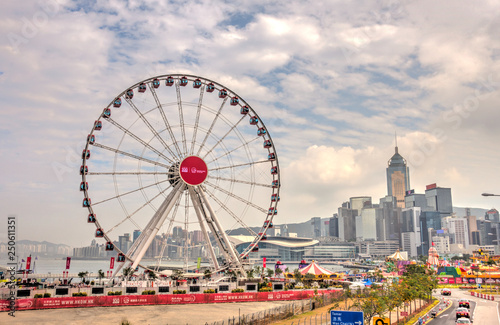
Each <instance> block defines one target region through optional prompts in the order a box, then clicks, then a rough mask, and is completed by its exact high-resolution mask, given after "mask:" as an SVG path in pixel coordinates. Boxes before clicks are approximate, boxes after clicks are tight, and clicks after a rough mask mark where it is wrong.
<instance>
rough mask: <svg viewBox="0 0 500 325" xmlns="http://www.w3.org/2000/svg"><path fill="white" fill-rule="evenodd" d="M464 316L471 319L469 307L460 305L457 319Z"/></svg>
mask: <svg viewBox="0 0 500 325" xmlns="http://www.w3.org/2000/svg"><path fill="white" fill-rule="evenodd" d="M462 317H465V318H469V319H470V313H469V310H468V309H467V308H463V307H459V308H457V320H458V319H459V318H462Z"/></svg>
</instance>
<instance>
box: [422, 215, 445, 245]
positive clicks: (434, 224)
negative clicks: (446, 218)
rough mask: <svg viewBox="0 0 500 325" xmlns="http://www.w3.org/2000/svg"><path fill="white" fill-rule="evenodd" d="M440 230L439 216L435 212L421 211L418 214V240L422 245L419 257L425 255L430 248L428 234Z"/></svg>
mask: <svg viewBox="0 0 500 325" xmlns="http://www.w3.org/2000/svg"><path fill="white" fill-rule="evenodd" d="M440 229H441V215H440V213H439V212H437V211H422V213H421V214H420V239H421V241H422V245H421V246H420V248H419V252H418V253H419V255H427V253H428V252H429V248H430V247H431V246H432V245H431V243H432V241H431V237H432V234H429V232H432V231H436V230H440Z"/></svg>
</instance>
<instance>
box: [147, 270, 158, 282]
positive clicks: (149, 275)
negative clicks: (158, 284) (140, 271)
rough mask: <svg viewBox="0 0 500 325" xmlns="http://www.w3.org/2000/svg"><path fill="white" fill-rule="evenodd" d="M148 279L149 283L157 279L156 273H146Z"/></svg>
mask: <svg viewBox="0 0 500 325" xmlns="http://www.w3.org/2000/svg"><path fill="white" fill-rule="evenodd" d="M148 278H149V279H150V280H151V281H154V280H156V279H158V275H156V272H153V271H149V272H148Z"/></svg>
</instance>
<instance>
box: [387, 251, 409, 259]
mask: <svg viewBox="0 0 500 325" xmlns="http://www.w3.org/2000/svg"><path fill="white" fill-rule="evenodd" d="M387 258H388V259H390V260H395V261H406V258H405V257H404V256H403V255H402V254H401V252H400V251H399V249H398V250H397V251H396V252H395V253H394V254H392V255H389V256H387Z"/></svg>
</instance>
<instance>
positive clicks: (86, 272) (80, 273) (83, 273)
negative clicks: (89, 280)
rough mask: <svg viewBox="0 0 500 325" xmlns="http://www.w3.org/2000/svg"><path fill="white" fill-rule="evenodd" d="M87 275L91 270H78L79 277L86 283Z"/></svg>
mask: <svg viewBox="0 0 500 325" xmlns="http://www.w3.org/2000/svg"><path fill="white" fill-rule="evenodd" d="M87 275H89V271H82V272H78V277H79V278H81V279H82V283H85V278H86V277H87Z"/></svg>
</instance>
